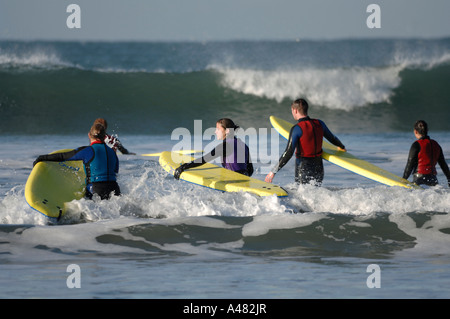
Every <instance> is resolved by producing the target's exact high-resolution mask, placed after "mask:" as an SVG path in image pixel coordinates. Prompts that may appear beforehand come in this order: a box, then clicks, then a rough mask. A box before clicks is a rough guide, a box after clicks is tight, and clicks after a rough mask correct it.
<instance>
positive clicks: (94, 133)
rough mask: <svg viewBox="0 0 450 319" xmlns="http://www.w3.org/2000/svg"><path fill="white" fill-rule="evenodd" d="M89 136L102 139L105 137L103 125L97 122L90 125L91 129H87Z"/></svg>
mask: <svg viewBox="0 0 450 319" xmlns="http://www.w3.org/2000/svg"><path fill="white" fill-rule="evenodd" d="M89 134H90V135H91V137H93V138H95V139H97V140H99V141H103V140H104V139H105V137H106V130H105V127H104V126H103V125H101V124H99V123H97V124H94V125H92V127H91V130H90V131H89Z"/></svg>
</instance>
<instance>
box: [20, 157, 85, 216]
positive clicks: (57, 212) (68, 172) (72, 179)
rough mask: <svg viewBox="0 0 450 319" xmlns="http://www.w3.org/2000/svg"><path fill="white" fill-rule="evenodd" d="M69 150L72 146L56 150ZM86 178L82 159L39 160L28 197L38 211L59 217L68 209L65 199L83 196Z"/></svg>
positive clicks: (30, 179)
mask: <svg viewBox="0 0 450 319" xmlns="http://www.w3.org/2000/svg"><path fill="white" fill-rule="evenodd" d="M67 151H70V149H64V150H59V151H55V152H53V153H62V152H67ZM85 179H86V174H85V172H84V167H83V162H82V161H67V162H39V163H37V164H36V165H35V166H34V167H33V169H32V170H31V173H30V175H29V176H28V180H27V182H26V184H25V200H26V201H27V203H28V205H30V207H31V208H33V209H35V210H36V211H38V212H39V213H41V214H43V215H45V216H47V217H49V218H56V219H57V220H59V219H60V218H61V217H62V216H63V215H64V213H65V212H66V203H68V202H70V201H72V200H74V199H81V198H83V196H84V193H85V187H86V184H85Z"/></svg>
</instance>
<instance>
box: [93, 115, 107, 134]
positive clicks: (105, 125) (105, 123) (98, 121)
mask: <svg viewBox="0 0 450 319" xmlns="http://www.w3.org/2000/svg"><path fill="white" fill-rule="evenodd" d="M95 124H101V125H103V127H104V128H105V131H106V130H107V129H108V122H106V120H105V119H104V118H101V117H99V118H98V119H96V120H95V121H94V125H95Z"/></svg>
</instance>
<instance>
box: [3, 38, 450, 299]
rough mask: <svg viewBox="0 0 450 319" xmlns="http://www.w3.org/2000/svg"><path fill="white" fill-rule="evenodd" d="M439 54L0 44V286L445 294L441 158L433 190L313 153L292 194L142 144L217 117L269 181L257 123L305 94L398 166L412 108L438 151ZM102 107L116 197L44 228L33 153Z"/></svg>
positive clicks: (443, 84)
mask: <svg viewBox="0 0 450 319" xmlns="http://www.w3.org/2000/svg"><path fill="white" fill-rule="evenodd" d="M449 62H450V40H449V39H438V40H375V41H374V40H372V41H369V40H352V41H350V40H348V41H325V42H315V41H306V42H211V43H90V42H87V43H69V42H0V145H1V146H2V147H1V149H0V269H1V271H0V298H4V299H7V298H19V299H23V298H30V299H34V298H50V299H52V298H64V299H78V298H87V299H94V298H103V299H109V298H114V299H116V298H124V299H136V298H151V299H179V300H184V299H186V300H192V299H254V300H257V299H323V298H344V299H346V298H361V299H372V298H376V299H387V298H411V299H417V298H430V299H438V298H449V297H450V289H449V288H448V287H449V283H450V279H449V278H450V270H449V269H450V267H449V263H450V257H449V256H450V254H449V253H450V214H449V213H450V192H449V190H448V186H447V183H446V178H445V176H444V175H443V174H442V171H441V170H440V168H438V173H439V174H438V178H439V180H440V182H441V184H440V186H437V187H434V188H428V189H423V190H409V189H404V188H397V187H388V186H384V185H381V184H378V183H376V182H373V181H371V180H369V179H366V178H364V177H362V176H358V175H355V174H353V173H350V172H348V171H346V170H344V169H342V168H339V167H337V166H335V165H333V164H330V163H327V162H325V180H324V184H323V187H320V188H318V187H314V186H310V185H301V186H298V185H296V184H295V183H294V181H293V171H294V166H293V165H294V163H293V162H294V161H293V160H291V161H290V162H289V163H288V164H287V165H286V166H285V167H284V168H283V169H282V170H281V171H280V172H279V173H278V174H277V175H276V177H275V179H274V182H275V183H277V184H279V185H281V186H283V187H284V188H286V189H287V190H288V192H289V196H288V197H285V198H276V197H267V198H260V197H257V196H254V195H251V194H245V193H234V194H233V193H221V192H218V191H215V190H211V189H206V188H203V187H197V186H195V185H192V184H188V183H184V182H181V181H176V180H174V179H173V177H170V176H168V175H167V174H166V173H165V172H164V171H163V170H162V168H161V167H160V166H159V164H158V158H157V157H145V156H141V155H140V154H145V153H153V152H160V151H164V150H170V149H172V148H173V147H175V146H176V145H177V144H178V143H180V136H178V135H177V134H174V132H180V131H177V130H181V131H182V132H185V133H186V132H188V133H190V134H188V136H184V137H183V138H185V139H186V140H185V141H193V144H192V145H193V146H194V145H195V146H199V145H200V147H202V148H205V149H207V148H208V147H210V146H212V145H214V143H216V141H214V138H213V135H212V134H209V133H211V131H210V130H209V129H210V128H212V127H214V125H215V121H216V120H217V119H218V118H221V117H230V118H232V119H234V120H235V122H236V123H237V124H238V125H240V126H241V127H242V131H241V134H243V135H242V138H245V139H247V142H248V143H249V146H250V149H251V152H252V158H253V161H254V162H255V167H256V172H255V175H254V177H256V178H259V179H264V177H265V175H266V173H267V172H268V170H269V169H270V167H271V166H272V165H273V164H274V161H276V159H277V158H278V156H279V155H280V154H281V153H282V151H283V150H284V147H285V141H284V140H283V139H282V138H280V137H279V136H278V135H277V134H275V133H274V132H273V131H271V130H270V123H269V119H268V118H269V116H270V115H277V116H279V117H282V118H285V119H287V120H291V115H290V107H289V106H290V101H291V100H292V99H295V98H297V97H305V98H306V99H308V101H309V102H310V105H311V109H310V115H311V116H312V117H318V118H321V119H323V120H324V121H325V122H326V123H327V125H328V126H329V128H330V129H331V130H332V131H333V132H334V133H335V134H336V135H337V136H339V138H340V139H341V140H342V141H343V143H344V144H345V145H346V147H347V149H348V151H349V152H351V153H352V154H354V155H356V156H359V157H361V158H363V159H365V160H367V161H369V162H371V163H374V164H376V165H378V166H380V167H382V168H384V169H386V170H389V171H390V172H392V173H394V174H397V175H402V174H403V169H404V166H405V164H406V159H407V155H408V151H409V147H410V146H411V144H412V142H413V141H414V136H413V134H412V125H413V124H414V121H415V120H417V119H419V118H422V119H424V120H426V121H427V122H428V123H429V125H430V136H431V137H432V138H435V139H436V140H437V141H438V142H439V143H440V144H441V146H442V148H443V151H444V155H445V157H446V158H447V160H448V159H449V158H450V126H449V124H448V123H449V120H450V112H449V111H448V105H449V102H450V94H449V91H448V83H450V82H449V80H450V64H449ZM97 117H105V118H106V119H107V120H108V122H109V128H108V131H109V133H114V134H117V135H118V136H119V139H120V140H121V141H122V143H123V144H124V146H125V147H126V148H127V149H129V150H130V151H132V152H135V153H136V154H137V155H135V156H133V155H122V154H119V159H120V174H119V184H120V186H121V189H122V192H123V196H121V197H119V198H113V199H112V200H110V201H96V200H93V201H87V200H84V199H82V200H79V201H73V202H71V203H70V206H69V207H70V209H69V212H68V214H67V216H65V217H64V218H63V219H62V220H61V221H60V222H59V223H57V224H55V223H50V222H49V221H48V220H47V219H46V217H44V216H43V215H41V214H39V213H37V212H36V211H34V210H32V209H31V208H30V207H29V206H28V204H27V203H26V201H25V198H24V188H25V183H26V180H27V178H28V175H29V173H30V172H31V169H32V163H33V161H34V159H35V158H36V157H37V156H38V155H40V154H45V153H49V152H51V151H54V150H57V149H61V148H74V147H78V146H81V145H86V144H87V143H88V139H87V131H88V130H89V127H90V125H91V124H92V122H93V120H94V119H95V118H97ZM199 123H201V127H199V126H198V124H199ZM77 284H79V287H78V286H77ZM186 302H187V301H186ZM187 304H189V303H188V302H187Z"/></svg>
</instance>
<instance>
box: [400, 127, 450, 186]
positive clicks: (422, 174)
mask: <svg viewBox="0 0 450 319" xmlns="http://www.w3.org/2000/svg"><path fill="white" fill-rule="evenodd" d="M414 135H415V137H416V139H417V140H416V141H415V142H414V143H413V144H412V145H411V148H410V150H409V155H408V160H407V162H406V166H405V170H404V172H403V178H404V179H408V178H409V176H410V175H411V173H413V182H414V183H416V184H417V185H428V186H435V185H437V184H438V183H439V182H438V179H437V171H436V164H439V166H440V167H441V169H442V171H443V172H444V174H445V176H446V177H447V180H448V183H449V187H450V170H449V168H448V165H447V162H446V160H445V158H444V153H443V152H442V148H441V146H440V145H439V143H438V142H437V141H435V140H433V139H431V138H430V137H429V136H428V124H427V123H426V122H425V121H423V120H419V121H416V123H415V124H414Z"/></svg>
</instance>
